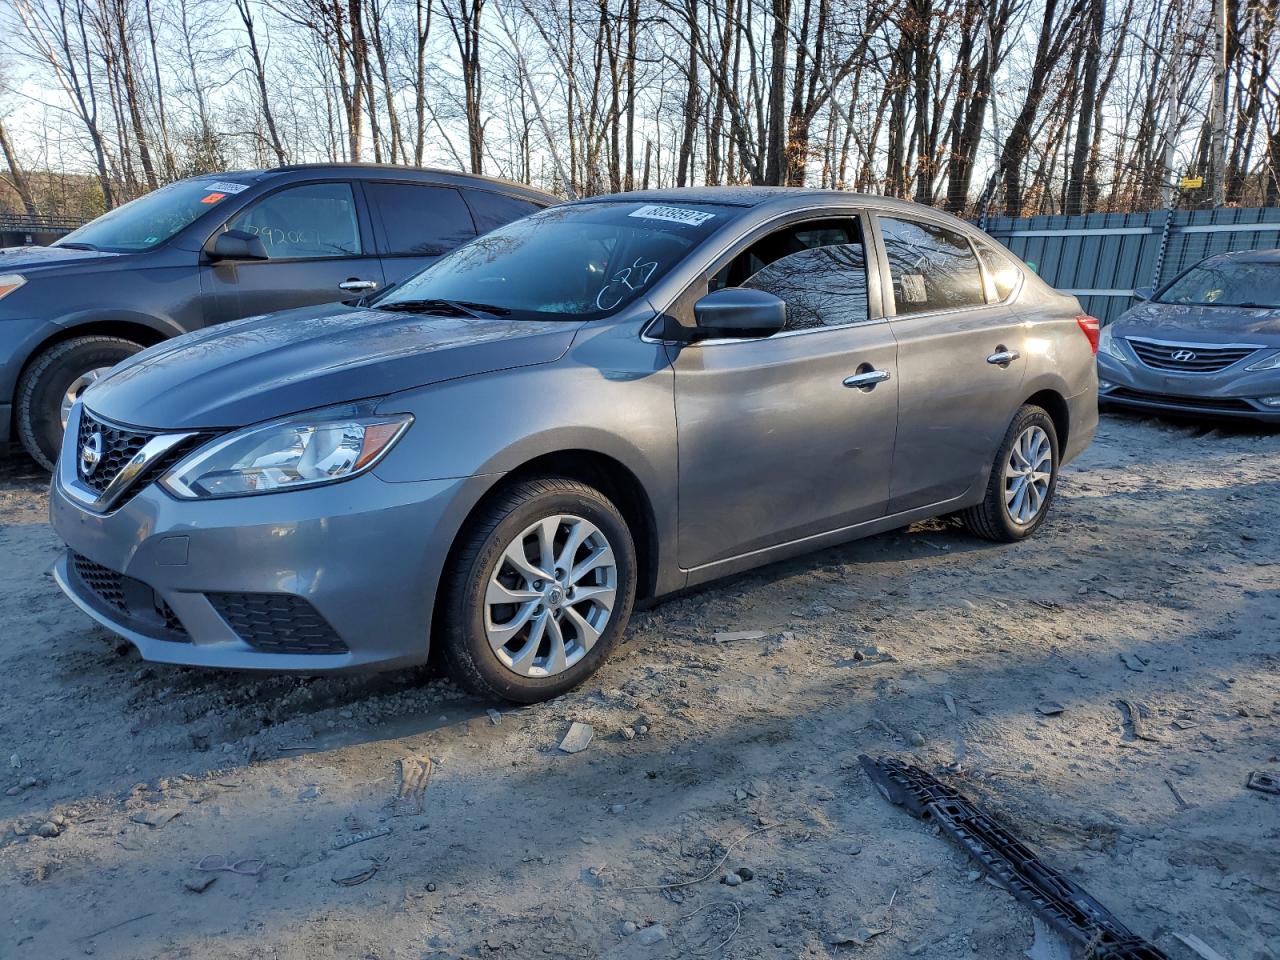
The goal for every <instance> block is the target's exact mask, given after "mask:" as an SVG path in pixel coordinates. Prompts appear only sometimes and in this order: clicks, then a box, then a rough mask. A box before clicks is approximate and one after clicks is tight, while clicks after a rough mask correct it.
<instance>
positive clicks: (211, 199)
mask: <svg viewBox="0 0 1280 960" xmlns="http://www.w3.org/2000/svg"><path fill="white" fill-rule="evenodd" d="M225 199H227V195H226V194H225V193H211V194H209V195H208V196H207V197H205V198H204V199H202V200H201V201H200V202H201V203H217V202H218V201H219V200H225Z"/></svg>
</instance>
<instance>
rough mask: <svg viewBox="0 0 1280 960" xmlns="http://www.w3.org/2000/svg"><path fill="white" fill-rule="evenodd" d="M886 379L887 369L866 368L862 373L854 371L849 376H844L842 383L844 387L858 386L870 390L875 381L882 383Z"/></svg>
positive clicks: (887, 376)
mask: <svg viewBox="0 0 1280 960" xmlns="http://www.w3.org/2000/svg"><path fill="white" fill-rule="evenodd" d="M888 379H889V371H888V370H866V371H863V372H862V373H855V374H854V375H853V376H851V377H845V378H844V385H845V386H846V387H858V388H859V389H865V390H870V389H871V388H872V387H874V386H875V385H876V384H877V383H884V382H885V381H886V380H888Z"/></svg>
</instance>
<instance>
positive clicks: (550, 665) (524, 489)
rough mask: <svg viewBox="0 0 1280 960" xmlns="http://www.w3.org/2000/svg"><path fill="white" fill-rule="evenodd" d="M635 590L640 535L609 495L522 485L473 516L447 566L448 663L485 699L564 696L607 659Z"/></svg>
mask: <svg viewBox="0 0 1280 960" xmlns="http://www.w3.org/2000/svg"><path fill="white" fill-rule="evenodd" d="M635 591H636V556H635V544H634V541H633V539H632V536H631V531H630V530H629V529H628V528H627V524H626V522H625V521H624V520H623V518H622V515H621V514H620V513H619V512H618V509H617V508H616V507H615V506H614V505H613V503H612V502H610V500H609V499H608V498H607V497H606V496H605V495H604V494H602V493H601V492H600V491H599V490H596V489H595V488H594V487H590V486H587V485H586V484H583V483H579V482H578V481H576V480H570V479H567V478H565V477H544V478H540V479H533V480H523V481H519V482H516V483H513V484H512V485H511V486H509V487H508V488H507V489H505V490H503V491H502V492H501V493H500V494H499V495H498V496H496V497H494V498H493V499H492V500H491V501H490V502H489V503H487V504H486V505H485V506H484V507H482V508H481V510H480V512H479V513H478V515H477V516H476V517H474V518H473V519H472V520H471V522H470V523H469V524H468V526H467V528H466V529H465V530H464V531H463V533H462V534H461V539H460V540H459V543H458V546H457V548H456V549H455V551H454V552H453V556H452V559H451V563H450V568H449V570H448V571H447V572H446V575H445V582H444V589H443V591H442V593H441V598H440V603H441V606H440V610H439V611H438V613H439V615H440V617H441V627H442V629H441V632H440V634H439V636H440V638H441V640H442V641H443V644H444V655H445V660H446V663H447V664H448V666H449V671H450V673H451V674H452V675H453V678H454V679H455V680H457V681H458V682H459V683H461V684H462V685H464V686H465V687H467V688H469V689H470V690H472V691H473V692H475V693H477V694H480V695H481V696H487V697H502V698H504V699H506V700H513V701H515V702H518V703H535V702H537V701H539V700H548V699H550V698H552V697H558V696H560V695H561V694H562V693H565V692H567V691H568V690H571V689H572V688H573V687H575V686H577V685H578V684H579V683H581V682H582V681H583V680H585V679H586V678H587V677H589V676H590V675H591V674H593V673H595V671H596V670H597V669H598V668H599V667H600V665H601V663H603V662H604V660H605V658H606V657H607V656H608V654H609V650H610V649H611V648H612V647H613V646H614V644H615V643H616V642H617V641H618V638H619V637H620V636H621V635H622V632H623V630H624V629H626V625H627V621H628V620H629V619H630V617H631V607H632V604H633V603H634V601H635Z"/></svg>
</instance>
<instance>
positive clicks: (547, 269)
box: [374, 202, 740, 320]
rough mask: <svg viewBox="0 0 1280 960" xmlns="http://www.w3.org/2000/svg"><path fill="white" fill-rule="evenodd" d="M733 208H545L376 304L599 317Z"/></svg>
mask: <svg viewBox="0 0 1280 960" xmlns="http://www.w3.org/2000/svg"><path fill="white" fill-rule="evenodd" d="M739 212H740V208H737V207H726V206H720V205H715V204H703V203H688V202H681V203H671V204H654V203H635V202H630V203H617V202H597V203H583V204H572V205H566V206H563V207H552V208H550V209H548V210H543V211H541V212H539V213H535V214H533V215H531V216H528V217H525V218H524V219H523V220H517V221H515V222H513V223H510V224H507V225H506V226H505V227H500V228H499V229H497V230H494V231H493V232H492V233H487V234H485V235H484V236H483V237H480V238H478V239H476V240H473V241H471V242H470V243H468V244H467V245H465V246H463V247H459V248H458V249H457V250H454V251H453V252H452V253H450V254H448V255H447V256H445V257H443V258H441V259H440V260H438V261H436V262H435V263H434V264H432V265H431V266H429V267H427V268H426V269H425V270H424V271H422V272H421V273H419V274H417V275H415V276H413V277H410V278H409V279H408V280H406V281H404V282H403V283H401V284H400V285H399V286H397V287H395V288H393V289H391V290H388V291H387V292H386V294H384V295H383V296H382V297H380V298H378V299H377V301H375V304H374V305H376V306H377V307H380V308H383V309H413V308H414V307H415V306H421V308H422V309H423V310H424V311H434V310H437V309H439V308H440V307H441V305H446V304H453V305H458V304H462V305H465V306H466V307H467V308H469V309H470V310H472V311H482V312H487V313H489V314H495V315H499V316H504V317H511V318H514V319H521V318H525V319H535V318H536V319H545V318H546V316H547V315H549V314H550V315H557V316H566V317H572V318H573V319H575V320H590V319H597V318H600V317H604V316H608V315H609V314H611V313H614V312H615V311H617V310H620V309H622V308H623V307H625V306H626V305H627V304H629V303H631V302H632V301H634V300H635V299H636V298H638V297H639V296H641V295H642V294H643V293H645V292H646V291H648V290H650V289H652V287H653V285H654V284H655V283H657V282H658V281H659V280H661V279H662V278H663V277H664V276H665V275H666V274H667V273H668V272H670V270H671V269H672V268H673V267H674V266H675V265H676V264H678V263H679V262H680V261H681V260H682V259H684V257H685V256H687V255H688V254H689V252H690V251H691V250H692V249H693V248H694V247H696V246H697V245H698V244H699V243H701V242H702V240H703V239H704V238H706V237H707V236H708V235H709V234H710V233H711V232H712V231H713V230H715V229H717V228H718V227H720V226H722V225H723V224H724V223H725V222H727V221H728V220H729V219H731V218H732V217H734V216H736V215H737V214H738V213H739Z"/></svg>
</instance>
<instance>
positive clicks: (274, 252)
mask: <svg viewBox="0 0 1280 960" xmlns="http://www.w3.org/2000/svg"><path fill="white" fill-rule="evenodd" d="M227 229H228V230H244V231H247V232H248V233H252V234H255V235H257V236H258V237H259V238H260V239H261V240H262V244H263V246H265V247H266V248H267V253H269V254H270V255H271V259H272V260H306V259H318V258H321V257H354V256H359V255H360V225H359V222H358V221H357V219H356V201H355V197H354V196H353V195H352V193H351V184H349V183H308V184H303V185H302V186H298V187H288V188H286V189H284V190H278V191H277V192H275V193H273V194H270V195H268V196H266V197H263V198H262V199H261V200H259V201H258V202H257V203H255V204H254V205H253V206H251V207H249V208H248V209H247V210H244V211H242V212H241V213H239V214H237V215H236V216H235V217H234V218H233V219H232V220H231V222H230V223H228V224H227Z"/></svg>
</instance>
